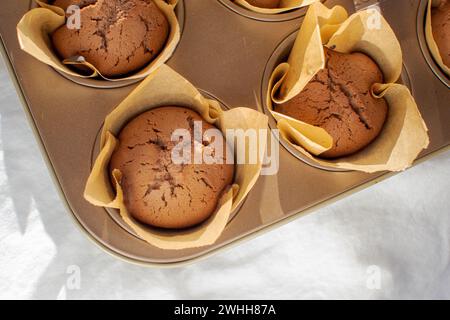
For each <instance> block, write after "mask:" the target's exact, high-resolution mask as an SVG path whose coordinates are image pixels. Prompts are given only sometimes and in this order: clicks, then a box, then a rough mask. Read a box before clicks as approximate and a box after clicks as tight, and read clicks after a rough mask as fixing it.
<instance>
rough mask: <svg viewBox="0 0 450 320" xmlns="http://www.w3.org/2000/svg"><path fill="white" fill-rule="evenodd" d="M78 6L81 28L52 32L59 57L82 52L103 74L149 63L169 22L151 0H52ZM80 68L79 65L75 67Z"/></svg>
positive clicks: (162, 41) (160, 46)
mask: <svg viewBox="0 0 450 320" xmlns="http://www.w3.org/2000/svg"><path fill="white" fill-rule="evenodd" d="M53 4H54V5H57V6H60V7H62V8H64V9H66V8H67V7H68V6H69V5H71V4H74V5H78V6H79V7H80V8H81V11H80V15H81V28H80V29H79V30H77V29H69V28H68V27H67V25H63V26H61V27H60V28H59V29H57V30H56V31H55V32H54V33H53V34H52V40H53V46H54V48H55V50H56V52H57V53H58V54H59V56H60V57H61V58H62V59H67V58H70V57H73V56H83V57H84V58H85V59H86V61H88V62H89V63H91V64H92V65H94V66H95V67H96V68H97V69H98V70H99V71H100V73H101V74H102V75H104V76H106V77H117V76H123V75H126V74H128V73H131V72H133V71H136V70H139V69H141V68H143V67H144V66H146V65H147V64H148V63H150V62H151V61H152V60H153V59H154V58H155V57H156V56H157V55H158V54H159V53H160V52H161V51H162V49H163V47H164V45H165V43H166V41H167V37H168V35H169V22H168V21H167V18H166V17H165V15H164V13H163V12H162V11H161V10H160V9H159V8H158V7H157V6H156V4H155V3H154V2H153V0H70V1H69V0H56V1H55V2H54V3H53ZM79 70H81V71H82V70H83V68H79Z"/></svg>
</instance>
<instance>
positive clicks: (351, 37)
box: [266, 3, 429, 173]
mask: <svg viewBox="0 0 450 320" xmlns="http://www.w3.org/2000/svg"><path fill="white" fill-rule="evenodd" d="M377 22H380V24H379V27H375V26H376V23H377ZM323 45H325V46H327V47H328V48H333V49H334V50H335V51H339V52H342V53H351V52H355V51H359V52H363V53H365V54H367V55H368V56H370V57H372V59H374V60H375V61H376V62H377V64H378V65H379V67H380V68H381V70H382V72H383V74H384V79H385V81H386V84H376V85H374V87H373V89H372V94H373V95H374V97H378V98H381V97H384V98H385V99H386V100H387V102H388V105H389V115H388V119H387V121H386V124H385V126H384V128H383V130H382V132H381V134H380V135H379V137H378V138H377V139H376V140H375V141H374V142H373V143H371V144H370V145H369V146H368V147H366V148H364V149H363V150H362V151H359V152H357V153H356V154H354V155H351V156H348V157H343V158H339V159H336V160H324V159H320V158H318V157H317V156H319V155H320V154H321V153H323V152H325V151H327V150H329V149H330V148H331V147H332V146H333V139H332V137H331V136H330V135H329V134H328V133H327V132H326V131H325V130H323V129H321V128H319V127H315V126H311V125H309V124H307V123H304V122H302V121H299V120H296V119H293V118H291V117H288V116H285V115H283V114H280V113H277V112H275V111H273V105H272V103H273V102H275V103H283V102H285V101H288V100H290V99H292V98H293V97H295V96H296V95H297V94H299V93H300V92H301V91H302V90H303V88H304V87H305V86H306V84H308V82H309V81H310V80H311V79H312V78H313V77H314V75H315V74H316V73H317V72H319V71H320V70H321V69H322V68H324V66H325V56H324V51H323ZM401 71H402V51H401V47H400V44H399V42H398V40H397V38H396V37H395V34H394V32H393V31H392V29H391V28H390V26H389V25H388V23H387V22H386V20H384V18H383V17H382V16H381V15H380V14H379V13H378V11H376V10H366V11H361V12H358V13H356V14H354V15H352V16H351V17H348V16H347V12H346V11H345V9H344V8H342V7H340V6H336V7H334V8H332V9H328V8H327V7H325V6H324V5H322V4H321V3H315V4H312V5H311V6H310V8H309V10H308V12H307V14H306V16H305V20H304V22H303V24H302V26H301V29H300V31H299V33H298V36H297V39H296V41H295V44H294V47H293V49H292V51H291V54H290V56H289V59H288V62H286V63H282V64H280V65H279V66H278V67H277V68H276V69H275V71H274V72H273V74H272V76H271V78H270V83H269V90H268V95H267V98H266V99H267V101H266V102H267V106H268V108H269V109H270V111H271V113H272V114H273V116H274V118H275V119H276V120H277V126H278V128H279V129H280V133H281V135H282V137H284V138H285V139H286V140H287V141H289V143H290V144H292V145H293V146H294V147H295V148H296V149H297V150H298V151H299V152H301V153H302V154H303V155H305V156H307V157H308V158H310V159H312V160H314V161H316V162H317V163H319V164H320V165H322V166H326V167H330V168H335V169H344V170H357V171H363V172H369V173H372V172H378V171H402V170H404V169H406V168H408V167H409V166H411V164H412V163H413V161H414V160H415V159H416V158H417V156H418V155H419V153H420V152H421V151H422V150H423V149H425V148H426V147H427V146H428V144H429V138H428V133H427V132H428V129H427V127H426V125H425V123H424V121H423V119H422V117H421V115H420V112H419V110H418V107H417V105H416V103H415V101H414V98H413V97H412V95H411V93H410V92H409V90H408V88H406V87H405V86H403V85H399V84H395V82H396V81H397V80H398V79H399V77H400V75H401Z"/></svg>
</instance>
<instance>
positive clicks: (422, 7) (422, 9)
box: [417, 0, 450, 89]
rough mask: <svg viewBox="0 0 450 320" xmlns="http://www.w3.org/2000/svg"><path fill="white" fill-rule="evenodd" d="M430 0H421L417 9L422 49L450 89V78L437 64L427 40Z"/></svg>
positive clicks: (435, 72)
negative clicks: (426, 30) (427, 15)
mask: <svg viewBox="0 0 450 320" xmlns="http://www.w3.org/2000/svg"><path fill="white" fill-rule="evenodd" d="M427 4H428V0H420V4H419V8H418V10H417V37H418V40H419V45H420V49H421V50H422V54H423V57H424V58H425V61H426V62H427V64H428V66H429V67H430V68H431V70H432V71H433V73H434V74H435V75H436V77H438V78H439V80H441V81H442V83H443V84H445V85H446V86H447V88H449V89H450V78H449V77H448V76H447V75H446V74H445V73H444V72H443V71H442V69H441V68H440V67H439V66H438V65H437V63H436V61H435V60H434V58H433V56H432V55H431V52H430V49H429V48H428V44H427V40H426V38H425V20H426V13H427Z"/></svg>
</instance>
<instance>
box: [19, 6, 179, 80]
mask: <svg viewBox="0 0 450 320" xmlns="http://www.w3.org/2000/svg"><path fill="white" fill-rule="evenodd" d="M35 1H36V3H37V4H39V5H40V6H41V7H40V8H35V9H31V10H30V11H28V12H27V13H26V14H25V15H24V16H23V17H22V19H21V20H20V22H19V23H18V25H17V36H18V39H19V44H20V47H21V49H22V50H24V51H25V52H27V53H28V54H30V55H32V56H33V57H35V58H36V59H38V60H39V61H41V62H43V63H45V64H48V65H49V66H51V67H53V68H55V69H56V70H58V71H60V72H63V73H66V74H68V75H71V76H75V77H80V78H95V77H100V78H102V79H104V80H106V81H123V80H135V79H143V78H145V77H146V76H148V75H149V74H151V73H152V72H154V71H155V70H156V69H158V68H159V67H160V66H161V65H163V64H164V63H165V62H166V61H167V60H169V58H170V57H171V56H172V54H173V53H174V51H175V49H176V47H177V45H178V42H179V41H180V26H179V24H178V19H177V17H176V15H175V6H176V5H177V2H178V0H171V1H163V0H153V1H154V3H155V4H156V5H157V6H158V8H159V9H160V10H161V11H162V12H163V14H164V15H165V16H166V18H167V20H168V22H169V26H170V31H169V35H168V38H167V41H166V44H165V45H164V48H163V49H162V51H161V52H160V53H159V54H158V55H157V56H156V57H155V58H154V59H153V60H151V61H150V62H149V63H148V64H147V65H146V66H144V67H143V68H142V69H140V70H138V71H136V72H133V73H132V74H130V75H126V76H122V77H114V78H111V77H106V76H104V75H102V74H101V73H100V72H99V71H98V70H97V69H96V67H95V66H94V65H92V64H91V63H89V62H87V61H86V60H85V59H83V57H73V58H69V59H65V60H63V61H61V59H60V57H59V56H58V54H57V53H56V52H55V49H54V48H53V44H52V40H51V34H52V33H53V32H54V31H55V30H57V29H58V28H59V27H61V26H62V25H64V24H65V23H66V14H65V11H64V10H63V9H62V8H60V7H57V6H54V5H51V4H49V1H45V0H35ZM70 65H83V66H85V68H84V69H85V70H89V71H90V72H88V73H87V74H81V73H79V72H77V71H74V69H72V68H70V67H69V66H70Z"/></svg>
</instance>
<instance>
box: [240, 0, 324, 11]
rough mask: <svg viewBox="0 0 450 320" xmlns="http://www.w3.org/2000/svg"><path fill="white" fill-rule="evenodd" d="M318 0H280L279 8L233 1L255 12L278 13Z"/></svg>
mask: <svg viewBox="0 0 450 320" xmlns="http://www.w3.org/2000/svg"><path fill="white" fill-rule="evenodd" d="M318 1H320V0H281V2H280V6H279V8H273V9H269V8H261V7H255V6H252V5H251V4H250V3H248V2H247V1H245V0H234V2H235V3H236V4H238V5H240V6H241V7H244V8H246V9H248V10H250V11H253V12H257V13H263V14H279V13H283V12H287V11H291V10H295V9H299V8H303V7H307V6H309V5H310V4H312V3H314V2H318Z"/></svg>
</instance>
